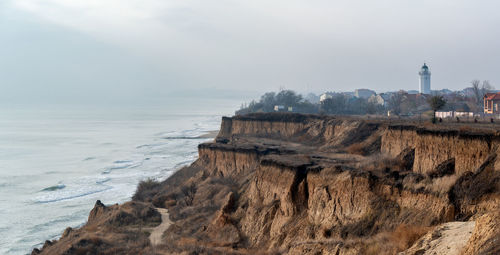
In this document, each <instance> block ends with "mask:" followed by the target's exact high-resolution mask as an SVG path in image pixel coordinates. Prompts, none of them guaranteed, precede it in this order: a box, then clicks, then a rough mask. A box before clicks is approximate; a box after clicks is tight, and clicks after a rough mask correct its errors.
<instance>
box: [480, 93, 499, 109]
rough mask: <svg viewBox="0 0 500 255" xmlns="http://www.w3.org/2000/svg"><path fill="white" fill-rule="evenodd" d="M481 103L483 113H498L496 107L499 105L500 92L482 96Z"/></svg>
mask: <svg viewBox="0 0 500 255" xmlns="http://www.w3.org/2000/svg"><path fill="white" fill-rule="evenodd" d="M483 102H484V113H486V114H494V113H499V112H500V108H499V107H498V105H499V104H500V92H498V93H486V94H485V95H484V98H483Z"/></svg>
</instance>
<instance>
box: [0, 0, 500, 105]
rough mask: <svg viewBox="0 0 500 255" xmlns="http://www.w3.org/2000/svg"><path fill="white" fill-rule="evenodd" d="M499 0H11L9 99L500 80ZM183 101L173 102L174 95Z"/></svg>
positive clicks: (1, 50)
mask: <svg viewBox="0 0 500 255" xmlns="http://www.w3.org/2000/svg"><path fill="white" fill-rule="evenodd" d="M498 7H500V4H499V3H497V2H495V1H474V2H469V1H456V0H453V1H452V0H447V1H428V0H426V1H418V2H415V1H397V0H384V1H377V2H376V3H375V2H368V3H367V2H365V1H335V2H331V1H322V0H317V1H307V2H302V1H286V2H285V1H273V2H269V1H251V2H247V1H241V0H237V1H217V2H206V1H194V0H192V1H191V0H188V1H181V2H179V1H172V0H164V1H159V0H142V1H139V0H121V1H118V0H73V1H65V0H6V1H2V2H1V3H0V54H1V56H2V58H1V60H0V89H1V93H0V101H1V102H2V103H6V104H27V103H30V104H34V105H37V104H47V103H54V104H83V105H85V104H106V103H109V104H127V103H131V104H139V105H140V104H149V103H151V104H154V105H162V104H164V103H165V102H166V101H170V102H171V103H175V102H173V101H172V100H173V99H175V100H177V101H179V102H181V103H196V102H197V100H191V101H189V100H188V101H186V100H184V99H186V98H190V97H191V98H203V97H206V98H211V99H221V100H222V99H227V98H230V99H232V100H235V101H242V102H243V101H247V102H248V101H249V100H251V99H252V98H256V97H258V95H259V94H261V93H263V92H266V91H277V90H279V89H280V88H286V89H292V90H296V91H298V92H300V93H307V92H314V93H321V92H324V91H352V90H354V89H355V88H369V89H373V90H376V91H378V92H380V91H395V90H399V89H405V90H417V89H418V74H417V73H418V70H419V68H420V66H421V65H422V64H423V62H424V61H425V62H426V63H427V64H428V65H429V67H430V69H431V72H432V89H443V88H449V89H453V90H458V89H463V88H465V87H467V86H469V82H470V81H471V80H473V79H481V80H489V81H490V83H491V84H492V85H493V86H497V87H498V86H499V84H500V73H499V72H498V70H499V68H500V63H498V59H500V51H499V50H498V49H497V47H498V46H497V45H498V41H499V39H500V35H499V34H498V33H495V32H494V31H496V30H497V28H498V25H500V17H499V16H498V15H496V10H497V9H498ZM175 100H174V101H175Z"/></svg>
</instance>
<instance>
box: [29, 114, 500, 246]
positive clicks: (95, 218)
mask: <svg viewBox="0 0 500 255" xmlns="http://www.w3.org/2000/svg"><path fill="white" fill-rule="evenodd" d="M499 144H500V135H499V133H498V132H497V131H496V130H495V129H492V128H478V129H471V128H467V127H465V126H438V125H428V126H425V125H419V124H418V123H405V122H402V121H401V122H395V121H392V122H389V121H387V120H369V119H361V118H354V117H332V116H318V115H302V114H251V115H245V116H235V117H232V118H228V117H224V118H223V119H222V123H221V129H220V132H219V134H218V136H217V138H216V139H215V141H213V142H210V143H204V144H200V145H199V147H198V151H199V158H198V160H196V162H194V163H193V164H192V165H191V166H189V167H185V168H182V169H180V170H179V171H177V172H176V173H175V174H174V175H172V176H171V177H170V178H168V179H167V180H165V181H163V182H152V181H149V182H143V183H141V184H140V185H139V187H138V189H137V192H136V194H135V195H134V197H133V201H131V202H128V203H125V204H123V205H113V206H105V205H104V204H102V203H101V202H100V201H99V202H98V203H96V206H95V207H94V209H93V210H92V211H91V213H90V215H89V220H88V222H87V224H86V225H84V226H83V227H82V228H80V229H68V230H66V231H65V232H64V234H63V235H62V237H61V238H60V239H59V240H57V241H47V242H46V244H45V245H44V246H43V248H42V249H40V250H38V249H35V250H34V251H33V252H32V254H94V253H96V252H97V253H99V254H117V253H119V254H221V253H224V254H282V253H283V254H285V253H286V254H398V253H401V254H431V253H432V252H435V251H439V253H441V254H498V252H500V240H499V236H500V218H499V216H498V211H500V170H499V169H500V165H499V164H500V163H499V162H498V160H497V154H498V145H499ZM157 208H162V209H161V210H158V209H157ZM163 209H168V214H166V213H165V211H163ZM158 211H162V214H160V213H159V212H158ZM162 215H169V218H170V221H171V223H170V225H168V224H167V225H165V224H162V226H165V227H168V229H166V230H165V231H164V232H163V234H162V235H159V234H158V233H156V232H155V238H154V240H155V244H154V245H152V244H151V242H150V239H151V238H150V235H151V233H152V232H153V231H154V230H158V229H160V228H159V227H158V226H159V225H160V224H161V222H162ZM163 221H165V219H164V220H163ZM162 231H163V230H162ZM450 245H451V247H450ZM447 247H449V248H447Z"/></svg>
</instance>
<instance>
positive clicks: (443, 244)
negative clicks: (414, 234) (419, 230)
mask: <svg viewBox="0 0 500 255" xmlns="http://www.w3.org/2000/svg"><path fill="white" fill-rule="evenodd" d="M474 226H475V222H474V221H467V222H448V223H445V224H442V225H440V226H438V227H436V228H435V229H434V230H433V231H431V232H430V233H428V234H427V235H425V236H424V237H422V238H421V239H420V240H419V241H417V242H416V243H415V245H413V247H411V248H410V249H408V250H407V251H405V252H402V253H400V254H405V255H406V254H422V255H427V254H429V255H432V254H442V255H458V254H460V252H461V251H462V249H463V248H464V247H465V245H466V244H467V241H468V240H469V238H470V237H471V235H472V231H473V230H474Z"/></svg>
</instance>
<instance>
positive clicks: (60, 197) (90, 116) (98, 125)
mask: <svg viewBox="0 0 500 255" xmlns="http://www.w3.org/2000/svg"><path fill="white" fill-rule="evenodd" d="M220 118H221V115H216V114H189V113H186V114H172V113H165V112H162V111H161V110H157V111H150V110H135V111H126V110H120V109H119V110H114V111H99V110H92V111H90V110H83V111H71V110H66V109H64V110H63V109H58V110H54V109H52V110H48V111H40V110H38V111H7V112H0V254H28V253H30V252H31V250H32V249H33V248H35V247H40V246H41V245H42V244H43V242H44V241H45V240H47V239H54V238H57V237H58V236H59V235H60V234H61V233H62V231H63V230H64V229H65V228H66V227H68V226H71V227H78V226H81V225H82V224H84V223H85V221H86V220H87V216H88V213H89V212H90V210H91V209H92V208H93V205H94V203H95V201H96V200H98V199H100V200H101V201H102V202H103V203H105V204H114V203H121V202H125V201H127V200H129V199H130V198H131V196H132V195H133V193H134V191H135V189H136V186H137V184H138V182H139V181H141V180H144V179H147V178H154V179H158V180H163V179H165V178H167V177H168V176H169V175H171V174H172V173H173V172H174V171H175V170H177V169H179V168H180V167H181V166H184V165H188V164H190V163H191V162H193V161H194V160H195V159H196V158H197V156H198V154H197V145H198V144H199V143H202V142H206V141H209V140H210V139H207V138H197V137H198V136H200V135H203V134H206V133H207V132H208V131H212V130H218V129H219V126H220Z"/></svg>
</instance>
